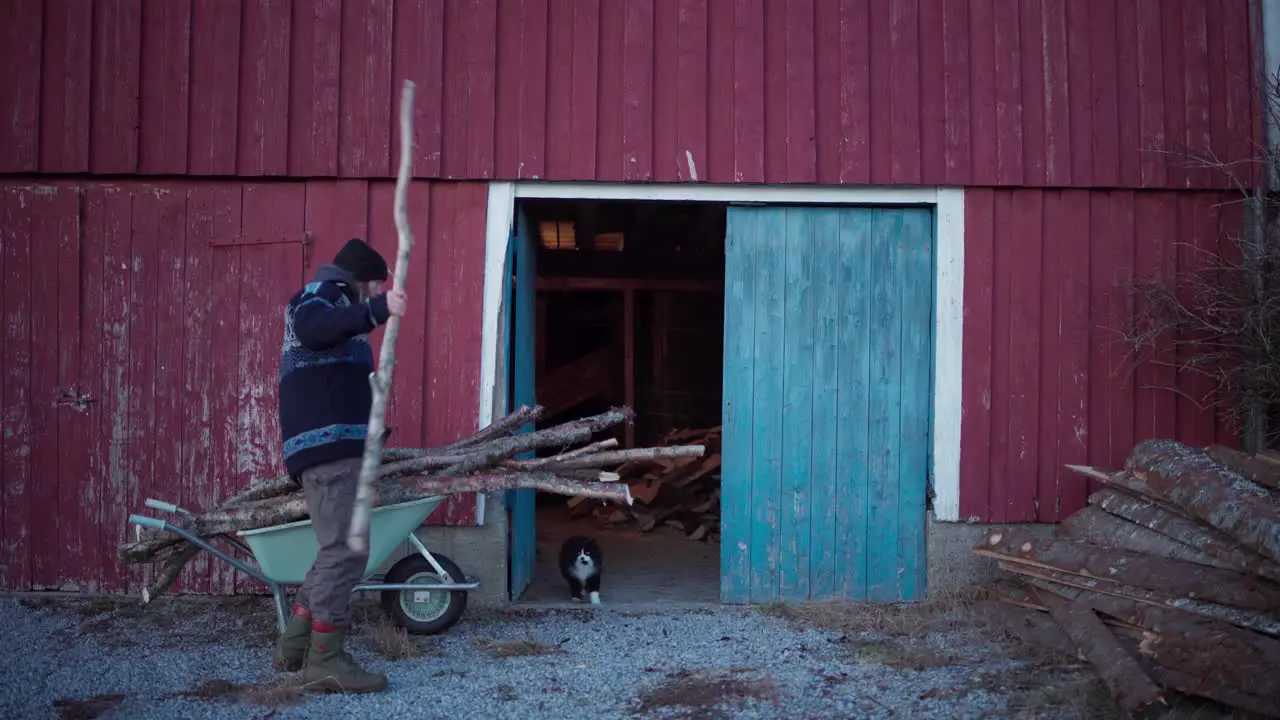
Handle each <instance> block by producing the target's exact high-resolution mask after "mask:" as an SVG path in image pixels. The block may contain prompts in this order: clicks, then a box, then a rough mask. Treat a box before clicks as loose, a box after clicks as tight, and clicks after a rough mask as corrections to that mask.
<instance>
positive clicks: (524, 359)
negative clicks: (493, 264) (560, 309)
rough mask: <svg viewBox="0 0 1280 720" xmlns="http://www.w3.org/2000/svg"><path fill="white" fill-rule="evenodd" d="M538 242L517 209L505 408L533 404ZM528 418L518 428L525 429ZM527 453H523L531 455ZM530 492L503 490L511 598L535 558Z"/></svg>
mask: <svg viewBox="0 0 1280 720" xmlns="http://www.w3.org/2000/svg"><path fill="white" fill-rule="evenodd" d="M537 250H538V248H537V244H536V243H535V242H534V238H533V233H532V231H531V229H530V227H529V221H528V219H527V218H526V217H525V216H524V213H522V212H519V211H517V212H516V216H515V227H514V228H513V231H512V235H511V243H510V244H509V246H508V250H507V267H508V268H509V269H511V270H513V271H514V272H511V278H512V279H511V285H510V291H509V292H510V293H511V294H513V295H514V300H515V302H514V304H513V303H511V302H508V303H507V307H510V308H512V309H513V312H512V313H510V324H509V325H508V332H507V337H508V338H510V345H509V348H508V353H509V354H508V357H509V358H510V359H511V362H510V364H509V367H510V368H511V382H512V389H511V393H510V394H509V395H508V397H509V398H511V400H510V402H509V403H508V407H507V412H511V411H512V410H515V409H516V408H518V407H520V406H522V405H528V406H532V405H533V404H534V403H535V392H534V383H535V378H536V372H535V371H536V367H535V360H534V357H535V356H534V353H535V351H536V347H535V346H536V337H535V329H536V327H537V322H536V316H535V315H536V306H537V299H538V297H537V288H538V266H537ZM533 429H534V426H533V423H530V424H528V425H526V426H525V427H523V428H521V429H520V432H530V431H532V430H533ZM532 455H533V453H532V452H530V453H527V454H526V455H525V456H522V457H531V456H532ZM534 493H535V491H534V490H508V491H507V495H506V500H507V508H508V509H509V511H510V515H509V520H508V522H509V526H510V528H511V540H510V543H511V545H510V546H511V559H510V575H511V576H510V585H509V587H510V590H511V599H512V600H516V599H517V598H519V597H520V594H521V593H523V592H524V590H525V588H527V587H528V586H529V581H530V580H532V579H533V568H534V564H535V562H536V561H537V530H536V527H535V517H534V509H535V505H534V503H535V495H534Z"/></svg>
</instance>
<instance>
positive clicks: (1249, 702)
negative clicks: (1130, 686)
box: [980, 601, 1280, 717]
mask: <svg viewBox="0 0 1280 720" xmlns="http://www.w3.org/2000/svg"><path fill="white" fill-rule="evenodd" d="M980 610H981V611H982V612H983V614H984V615H985V616H986V617H987V618H989V619H990V620H991V622H993V623H994V624H996V625H998V626H1000V627H1003V628H1006V629H1008V630H1009V631H1010V632H1012V633H1013V634H1014V635H1016V636H1017V637H1018V638H1019V639H1021V640H1022V641H1023V642H1024V643H1026V644H1027V645H1028V646H1030V647H1032V648H1035V649H1037V650H1039V651H1041V652H1051V653H1060V654H1062V655H1065V656H1067V657H1071V658H1079V651H1078V649H1077V647H1076V645H1075V643H1074V642H1072V641H1071V638H1070V637H1068V636H1067V634H1066V632H1064V631H1063V629H1062V628H1061V627H1059V626H1058V625H1057V624H1056V623H1055V622H1054V621H1053V619H1052V618H1050V617H1049V615H1048V614H1047V613H1042V612H1037V611H1035V610H1028V609H1025V608H1021V607H1014V606H1011V605H1007V604H1004V603H997V602H989V601H988V602H986V603H984V604H983V605H982V606H981V608H980ZM1122 644H1126V645H1127V644H1128V643H1122ZM1139 662H1140V663H1142V664H1143V665H1144V666H1145V667H1144V669H1145V670H1146V672H1147V673H1148V675H1149V676H1150V677H1151V679H1152V680H1155V681H1156V682H1157V683H1159V684H1160V685H1161V686H1163V687H1166V688H1170V689H1172V690H1177V691H1178V692H1182V693H1186V694H1188V695H1198V696H1200V697H1206V698H1210V699H1212V700H1216V701H1218V702H1220V703H1223V704H1224V705H1228V706H1231V707H1237V708H1240V709H1242V710H1247V711H1249V712H1254V713H1258V714H1259V715H1261V716H1263V717H1280V714H1277V713H1278V710H1277V708H1276V706H1275V704H1273V703H1272V702H1270V701H1269V700H1267V699H1265V698H1261V697H1258V696H1256V695H1253V694H1251V693H1248V692H1241V691H1238V690H1233V689H1230V688H1226V687H1222V686H1216V685H1214V684H1213V683H1210V682H1208V681H1206V680H1205V678H1203V677H1201V676H1197V675H1192V674H1189V673H1185V672H1180V671H1177V670H1172V669H1170V668H1166V667H1162V666H1160V665H1158V664H1155V663H1152V662H1151V661H1150V660H1149V659H1148V660H1147V661H1146V662H1142V660H1141V659H1140V660H1139Z"/></svg>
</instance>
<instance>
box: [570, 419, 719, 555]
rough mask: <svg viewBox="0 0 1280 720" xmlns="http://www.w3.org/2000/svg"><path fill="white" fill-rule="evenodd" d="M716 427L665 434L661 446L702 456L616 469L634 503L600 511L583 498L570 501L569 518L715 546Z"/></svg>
mask: <svg viewBox="0 0 1280 720" xmlns="http://www.w3.org/2000/svg"><path fill="white" fill-rule="evenodd" d="M720 430H721V429H720V427H719V426H717V427H713V428H704V429H696V430H677V431H672V432H670V433H667V435H665V436H664V437H663V438H662V440H661V441H660V443H659V445H660V446H665V447H683V446H685V445H686V444H690V443H691V444H693V445H695V446H698V447H705V448H706V454H705V455H704V456H701V457H688V456H686V457H669V458H664V457H651V458H644V459H638V460H634V461H632V462H629V463H627V464H625V465H622V466H620V467H619V468H618V469H617V470H616V472H617V473H618V474H619V475H620V476H622V480H623V481H625V482H626V483H627V484H628V485H629V486H630V489H631V497H632V498H633V499H634V501H635V502H634V504H633V505H630V506H627V507H621V506H617V505H610V506H603V505H600V504H598V503H592V502H590V501H588V499H587V498H581V497H575V498H571V499H570V500H569V503H568V504H569V507H570V513H571V515H572V516H574V517H582V516H585V515H589V514H594V515H595V517H596V520H597V521H599V522H602V523H604V524H607V525H612V526H624V527H625V526H630V527H634V528H636V529H638V530H640V531H641V532H645V533H648V532H652V531H654V530H656V529H658V528H663V527H666V528H671V529H673V530H677V531H679V532H681V533H684V535H685V536H686V537H688V538H689V539H690V540H699V541H703V542H717V541H718V540H719V538H720Z"/></svg>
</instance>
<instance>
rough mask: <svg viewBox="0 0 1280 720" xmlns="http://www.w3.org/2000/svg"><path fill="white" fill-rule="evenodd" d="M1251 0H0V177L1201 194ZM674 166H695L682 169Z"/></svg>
mask: <svg viewBox="0 0 1280 720" xmlns="http://www.w3.org/2000/svg"><path fill="white" fill-rule="evenodd" d="M1258 24H1259V23H1258V18H1257V10H1256V5H1255V3H1254V2H1253V0H970V1H965V0H870V1H869V2H868V1H865V0H769V1H768V2H766V0H610V2H599V1H598V0H397V1H396V2H392V0H163V1H161V0H151V1H147V2H144V1H143V0H8V1H7V2H5V3H3V8H2V9H0V60H2V61H3V62H2V63H0V64H3V66H4V67H6V68H10V69H16V71H13V72H7V73H5V74H4V76H3V77H0V107H4V108H6V115H5V121H4V122H3V123H0V173H17V172H42V173H85V172H92V173H107V174H132V173H140V174H161V175H173V174H191V175H228V174H233V175H241V176H259V175H279V176H293V177H333V176H342V177H389V176H390V175H391V173H392V172H393V164H392V158H393V157H394V153H395V152H396V147H397V140H396V139H395V133H394V132H393V122H394V112H393V109H394V108H393V106H394V104H395V103H396V102H397V99H398V88H399V86H400V82H401V81H402V79H404V78H409V79H412V80H414V81H415V82H417V83H418V85H419V93H418V98H419V100H418V106H417V109H416V121H415V131H416V138H415V141H416V148H417V150H416V152H417V160H416V164H415V167H416V171H417V173H418V174H419V176H421V177H428V178H462V179H482V178H502V179H514V178H544V179H552V180H590V179H599V180H615V181H618V180H636V181H645V180H655V181H679V180H688V179H690V178H691V177H692V176H693V174H694V171H695V169H696V173H697V178H698V179H700V180H709V181H712V182H818V183H829V184H830V183H874V184H886V183H893V184H917V183H919V184H939V183H945V184H952V185H999V186H1027V187H1040V186H1045V187H1124V188H1139V187H1141V188H1181V187H1198V188H1209V187H1222V184H1221V183H1222V179H1221V178H1220V177H1218V176H1216V175H1214V174H1213V173H1211V172H1207V171H1202V170H1196V171H1188V170H1187V169H1186V168H1185V167H1184V166H1183V165H1182V164H1181V163H1180V162H1179V161H1178V160H1177V159H1176V158H1172V157H1170V156H1168V155H1165V154H1162V153H1160V152H1144V149H1151V150H1155V151H1160V150H1172V151H1177V150H1179V149H1181V148H1185V147H1190V148H1191V149H1193V150H1195V151H1198V152H1203V151H1206V150H1211V151H1213V152H1214V153H1215V154H1216V155H1217V156H1218V157H1220V158H1223V159H1226V160H1239V159H1243V158H1247V157H1249V156H1250V154H1251V140H1252V139H1255V138H1258V137H1260V123H1259V122H1258V118H1259V117H1260V114H1261V113H1260V111H1259V108H1258V102H1257V97H1256V93H1254V92H1253V89H1254V87H1255V86H1256V83H1255V82H1254V78H1253V70H1252V68H1253V63H1252V60H1251V59H1252V58H1253V56H1254V54H1255V53H1257V52H1258V49H1259V44H1258V42H1257V41H1256V40H1255V35H1256V28H1257V27H1258ZM690 156H691V157H692V158H693V163H692V166H691V165H690V162H689V158H690Z"/></svg>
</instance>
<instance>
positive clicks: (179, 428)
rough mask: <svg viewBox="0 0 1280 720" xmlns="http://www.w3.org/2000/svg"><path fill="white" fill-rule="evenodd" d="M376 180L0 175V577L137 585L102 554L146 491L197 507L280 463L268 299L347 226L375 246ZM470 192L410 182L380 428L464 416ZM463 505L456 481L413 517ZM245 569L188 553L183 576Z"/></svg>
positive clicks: (386, 186)
mask: <svg viewBox="0 0 1280 720" xmlns="http://www.w3.org/2000/svg"><path fill="white" fill-rule="evenodd" d="M393 190H394V187H393V185H392V183H390V182H372V183H370V182H366V181H359V180H356V181H351V180H338V181H329V180H324V181H312V182H305V183H304V182H276V183H241V182H239V181H230V182H228V181H216V182H203V181H202V182H164V183H143V182H123V183H84V182H77V183H71V182H68V183H35V182H8V183H5V184H0V233H2V234H0V248H2V252H0V275H2V276H3V278H4V290H3V297H2V304H0V317H3V319H4V325H3V332H4V335H3V350H2V351H0V353H2V355H3V357H2V358H0V359H2V360H3V368H4V371H3V378H2V383H0V387H2V391H0V392H2V395H0V397H2V398H3V405H2V410H3V420H4V428H5V432H4V437H3V447H2V450H0V458H2V461H0V488H2V492H3V498H4V502H3V503H0V549H3V553H0V589H2V590H29V589H68V590H70V589H79V590H123V589H127V588H136V587H137V585H138V583H139V582H141V581H142V580H143V576H142V574H141V572H139V571H137V570H136V569H135V568H127V567H124V566H121V565H120V564H119V563H117V562H116V559H115V549H116V546H117V544H118V543H119V542H120V540H121V539H122V538H124V537H125V535H126V531H127V528H126V527H125V518H126V516H127V515H128V513H129V512H130V511H136V510H138V509H140V508H141V503H142V501H143V500H144V499H145V498H147V497H157V498H160V499H166V500H171V501H175V502H178V503H181V504H189V505H193V506H206V507H208V506H211V505H213V504H214V503H216V502H217V501H218V500H219V499H220V498H222V497H224V496H226V495H227V494H230V493H231V492H233V491H234V490H236V489H238V488H241V487H243V486H245V485H246V484H247V483H248V482H250V480H252V479H253V478H256V477H263V476H275V475H278V474H281V473H282V471H283V468H282V461H281V458H280V453H279V448H278V445H279V425H278V416H277V413H276V383H277V373H278V368H277V364H278V360H277V358H278V354H279V343H280V340H281V332H282V322H283V315H282V309H283V304H284V302H285V301H286V300H287V299H288V297H289V296H290V295H291V294H292V293H293V292H295V291H296V290H297V288H298V287H300V286H301V283H302V282H303V281H304V278H305V277H307V276H308V275H310V274H311V273H312V272H313V271H314V268H315V266H316V265H317V264H319V263H321V262H325V261H328V260H329V259H330V258H332V256H333V254H334V253H335V252H336V250H337V248H338V247H340V246H341V244H342V243H343V242H345V241H346V240H347V239H348V238H349V237H352V236H360V237H365V238H368V239H369V240H370V242H371V243H372V244H373V245H374V246H375V247H377V248H379V249H380V250H382V251H383V252H384V253H386V254H388V256H390V254H391V253H392V252H393V250H394V246H395V242H396V238H395V229H394V227H393V224H392V221H391V217H392V216H391V205H392V195H393ZM486 200H487V193H486V188H485V186H484V185H482V184H465V183H461V184H460V183H427V182H420V183H417V184H415V185H414V186H412V198H411V213H412V217H413V220H412V222H413V224H414V226H415V232H416V235H417V238H418V243H417V246H416V247H415V251H414V257H413V262H414V267H413V269H412V271H411V273H410V278H411V280H410V285H409V294H410V302H411V307H412V308H415V309H417V310H418V312H415V313H413V314H411V315H409V316H408V317H407V318H406V320H405V323H404V325H402V326H401V328H402V329H401V339H400V343H399V345H398V346H397V348H398V351H399V352H398V354H399V358H398V360H399V361H398V362H397V372H396V388H397V389H396V390H395V392H394V394H393V397H392V404H391V408H390V419H389V424H390V426H391V427H392V428H394V432H393V435H392V439H391V444H392V445H395V446H401V447H404V446H411V447H412V446H421V445H422V444H424V443H433V444H441V443H444V442H447V441H449V440H452V439H454V438H457V437H459V436H461V435H463V434H465V433H468V432H470V431H473V430H474V428H475V425H476V421H477V414H476V413H477V406H476V398H477V397H478V384H479V367H480V358H479V355H480V325H481V323H480V307H481V299H480V298H481V293H482V283H483V279H482V278H483V262H484V257H483V255H484V242H483V237H484V224H485V203H486ZM304 240H305V241H306V242H304ZM380 339H381V331H378V332H376V333H375V335H374V337H373V338H372V340H373V342H374V343H375V346H376V345H377V343H379V342H380ZM474 520H475V501H474V498H473V497H472V496H465V497H461V498H456V499H453V500H451V501H450V502H448V503H446V504H445V505H444V506H443V507H442V508H441V509H440V510H437V511H436V512H435V513H434V514H433V515H432V517H431V518H430V519H429V522H431V523H435V524H441V523H444V524H472V523H474ZM37 548H39V550H38V551H37ZM252 582H253V581H251V580H248V579H245V578H237V577H236V574H235V573H234V572H233V571H231V569H230V568H229V567H227V566H225V565H224V564H222V563H217V562H213V563H210V562H208V561H207V559H202V560H199V561H197V562H196V563H195V564H194V567H193V568H192V569H191V570H190V571H188V573H187V575H186V576H184V578H183V587H184V588H185V589H187V590H192V591H197V592H229V591H232V590H234V589H236V585H237V583H238V584H240V586H241V587H242V588H245V589H247V588H249V587H252Z"/></svg>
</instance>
